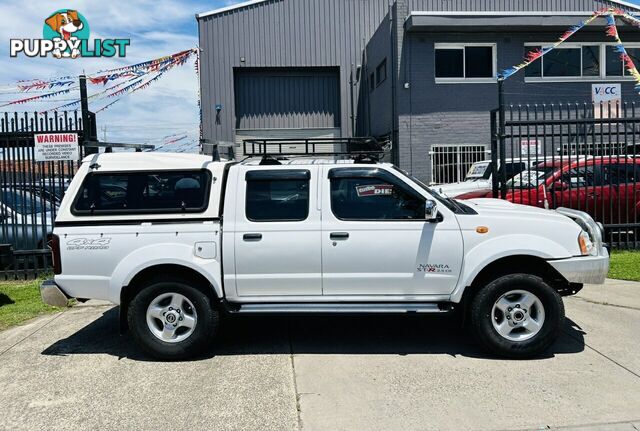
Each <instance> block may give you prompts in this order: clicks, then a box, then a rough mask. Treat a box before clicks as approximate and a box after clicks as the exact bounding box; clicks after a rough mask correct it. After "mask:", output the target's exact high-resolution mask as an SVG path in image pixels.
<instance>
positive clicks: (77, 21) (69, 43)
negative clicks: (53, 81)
mask: <svg viewBox="0 0 640 431" xmlns="http://www.w3.org/2000/svg"><path fill="white" fill-rule="evenodd" d="M92 42H93V46H90V45H91V44H90V43H89V23H88V21H87V19H86V18H85V17H84V16H82V14H81V13H79V12H78V11H76V10H72V9H60V10H58V11H56V12H54V13H53V14H51V15H49V17H48V18H47V19H45V20H44V27H43V28H42V39H11V40H10V41H9V44H10V55H11V57H17V56H18V54H19V53H24V55H26V56H27V57H46V56H48V55H49V54H51V55H52V56H54V57H55V58H78V57H114V56H116V55H117V56H118V57H124V56H126V54H127V46H129V45H130V44H131V40H130V39H93V40H92Z"/></svg>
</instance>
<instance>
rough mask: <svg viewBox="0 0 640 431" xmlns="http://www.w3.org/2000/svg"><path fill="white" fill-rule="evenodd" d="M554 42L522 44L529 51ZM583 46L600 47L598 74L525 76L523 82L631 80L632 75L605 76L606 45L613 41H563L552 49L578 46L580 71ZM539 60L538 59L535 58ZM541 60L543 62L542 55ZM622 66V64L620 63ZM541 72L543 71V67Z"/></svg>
mask: <svg viewBox="0 0 640 431" xmlns="http://www.w3.org/2000/svg"><path fill="white" fill-rule="evenodd" d="M553 44H554V42H537V43H534V42H527V43H525V44H524V47H525V51H527V52H528V51H529V50H530V49H531V48H533V47H535V46H541V47H545V46H551V45H553ZM583 46H599V47H600V75H599V76H550V77H544V76H541V77H539V78H538V77H527V76H525V78H524V82H531V83H535V82H602V81H605V82H615V81H633V77H632V76H628V75H626V76H625V75H621V76H607V68H606V61H607V49H606V47H607V46H616V44H615V43H608V42H565V43H563V44H562V45H560V46H558V47H557V48H554V49H570V48H573V49H576V48H580V73H582V47H583ZM624 46H625V48H640V43H637V42H636V43H625V44H624ZM536 61H540V60H536ZM542 61H543V62H544V56H543V59H542ZM621 67H622V64H621ZM636 67H640V64H637V65H636ZM542 69H543V73H544V68H542ZM623 73H624V72H623Z"/></svg>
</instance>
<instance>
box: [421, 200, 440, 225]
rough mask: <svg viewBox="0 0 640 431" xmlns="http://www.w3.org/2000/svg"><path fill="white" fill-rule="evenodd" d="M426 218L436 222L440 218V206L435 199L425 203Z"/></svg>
mask: <svg viewBox="0 0 640 431" xmlns="http://www.w3.org/2000/svg"><path fill="white" fill-rule="evenodd" d="M424 218H425V220H427V221H436V219H437V218H438V204H437V203H436V201H434V200H433V199H427V201H426V202H425V203H424Z"/></svg>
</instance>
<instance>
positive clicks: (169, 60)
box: [89, 48, 197, 84]
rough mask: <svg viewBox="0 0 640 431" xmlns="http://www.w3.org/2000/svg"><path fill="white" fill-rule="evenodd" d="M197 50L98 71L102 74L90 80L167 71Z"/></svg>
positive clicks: (139, 75) (92, 81)
mask: <svg viewBox="0 0 640 431" xmlns="http://www.w3.org/2000/svg"><path fill="white" fill-rule="evenodd" d="M196 51H197V48H193V49H188V50H186V51H180V52H178V53H175V54H172V55H167V56H164V57H160V58H156V59H154V60H149V61H145V62H142V63H137V64H133V65H130V66H123V67H119V68H116V69H111V70H107V71H103V72H98V73H101V75H98V76H90V77H89V81H90V82H91V83H92V84H106V83H107V82H109V81H113V80H116V79H122V78H131V77H142V76H144V75H146V74H148V73H153V72H157V71H160V70H162V71H167V70H169V69H171V68H173V67H175V66H180V65H183V64H184V63H185V62H186V61H187V60H188V59H189V57H191V56H192V55H193V54H194V53H196ZM105 72H106V73H105Z"/></svg>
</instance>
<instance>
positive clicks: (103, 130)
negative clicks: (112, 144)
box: [102, 125, 107, 142]
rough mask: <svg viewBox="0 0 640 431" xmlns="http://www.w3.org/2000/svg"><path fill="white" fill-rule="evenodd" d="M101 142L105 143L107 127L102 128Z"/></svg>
mask: <svg viewBox="0 0 640 431" xmlns="http://www.w3.org/2000/svg"><path fill="white" fill-rule="evenodd" d="M102 140H103V141H104V142H107V126H106V125H105V126H102Z"/></svg>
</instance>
